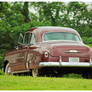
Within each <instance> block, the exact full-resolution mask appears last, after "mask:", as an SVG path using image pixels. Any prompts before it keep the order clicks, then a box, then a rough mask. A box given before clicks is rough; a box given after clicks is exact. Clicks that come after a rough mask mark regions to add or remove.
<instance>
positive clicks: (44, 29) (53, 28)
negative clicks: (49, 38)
mask: <svg viewBox="0 0 92 92" xmlns="http://www.w3.org/2000/svg"><path fill="white" fill-rule="evenodd" d="M28 31H31V32H33V33H34V34H35V37H36V39H37V41H38V42H41V41H42V35H43V34H44V33H46V32H69V33H74V34H77V35H78V36H79V37H80V35H79V33H78V32H77V31H76V30H74V29H72V28H68V27H56V26H41V27H36V28H31V29H29V30H28ZM80 39H81V37H80Z"/></svg>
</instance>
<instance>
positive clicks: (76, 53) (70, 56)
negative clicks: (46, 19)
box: [4, 26, 92, 77]
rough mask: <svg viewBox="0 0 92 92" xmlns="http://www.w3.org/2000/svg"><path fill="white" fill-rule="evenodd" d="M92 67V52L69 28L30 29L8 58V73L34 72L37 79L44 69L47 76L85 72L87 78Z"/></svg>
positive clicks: (6, 57)
mask: <svg viewBox="0 0 92 92" xmlns="http://www.w3.org/2000/svg"><path fill="white" fill-rule="evenodd" d="M91 67H92V49H91V48H90V47H89V46H87V45H85V44H84V43H83V41H82V39H81V37H80V35H79V33H78V32H77V31H76V30H74V29H72V28H66V27H54V26H47V27H37V28H30V29H29V30H27V31H26V32H25V33H24V34H23V35H22V34H20V36H19V40H18V46H17V48H16V49H15V50H12V51H9V52H7V53H6V54H5V57H4V71H5V74H16V73H22V72H30V71H31V72H30V73H32V76H33V77H35V76H37V75H38V74H39V72H41V71H40V70H41V69H42V70H44V71H43V72H44V73H46V72H48V71H50V70H51V72H52V71H56V70H57V72H58V71H59V73H63V72H65V73H66V72H67V71H70V72H72V71H75V72H78V73H79V72H80V71H81V72H82V73H83V74H84V75H85V74H92V68H91ZM63 69H64V70H63ZM60 71H61V72H60ZM59 73H58V74H59Z"/></svg>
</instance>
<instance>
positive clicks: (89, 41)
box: [82, 37, 92, 44]
mask: <svg viewBox="0 0 92 92" xmlns="http://www.w3.org/2000/svg"><path fill="white" fill-rule="evenodd" d="M82 40H83V42H84V43H85V44H92V37H82Z"/></svg>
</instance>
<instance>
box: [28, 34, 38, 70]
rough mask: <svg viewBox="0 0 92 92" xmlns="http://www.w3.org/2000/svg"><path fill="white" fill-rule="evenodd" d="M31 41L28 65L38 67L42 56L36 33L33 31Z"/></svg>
mask: <svg viewBox="0 0 92 92" xmlns="http://www.w3.org/2000/svg"><path fill="white" fill-rule="evenodd" d="M29 43H30V46H29V50H28V54H27V62H26V65H27V67H28V68H29V69H33V68H38V67H39V61H40V56H39V53H38V45H37V44H36V41H35V36H34V33H31V36H30V40H29Z"/></svg>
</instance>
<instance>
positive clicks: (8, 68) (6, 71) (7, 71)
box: [5, 63, 12, 75]
mask: <svg viewBox="0 0 92 92" xmlns="http://www.w3.org/2000/svg"><path fill="white" fill-rule="evenodd" d="M5 74H6V75H12V73H11V68H10V67H9V63H8V64H7V65H6V67H5Z"/></svg>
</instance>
